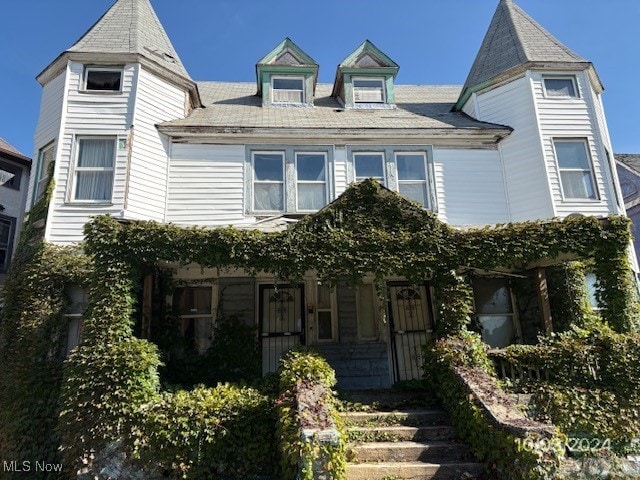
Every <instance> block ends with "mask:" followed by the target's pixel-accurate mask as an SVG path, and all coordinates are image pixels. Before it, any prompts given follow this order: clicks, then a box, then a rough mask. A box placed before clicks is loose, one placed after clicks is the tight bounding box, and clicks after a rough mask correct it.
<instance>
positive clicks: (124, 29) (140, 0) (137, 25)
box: [68, 0, 190, 78]
mask: <svg viewBox="0 0 640 480" xmlns="http://www.w3.org/2000/svg"><path fill="white" fill-rule="evenodd" d="M68 51H69V52H84V53H135V54H139V55H142V56H145V57H148V58H149V59H151V60H154V61H155V62H157V63H159V64H160V65H162V66H163V67H164V68H167V69H168V70H171V71H172V72H173V73H176V74H178V75H180V76H182V77H184V78H190V77H189V74H188V73H187V70H186V69H185V68H184V65H183V64H182V62H181V61H180V57H178V54H177V53H176V51H175V49H174V48H173V45H172V44H171V41H170V40H169V37H168V36H167V33H166V32H165V30H164V28H163V26H162V24H161V23H160V20H159V19H158V16H157V15H156V13H155V11H154V10H153V7H152V6H151V3H150V2H149V0H116V2H115V3H114V4H113V5H112V6H111V8H109V10H107V12H106V13H105V14H104V15H103V16H102V17H100V18H99V19H98V21H97V22H96V23H95V24H94V25H93V26H92V27H91V28H89V30H87V32H86V33H85V34H84V35H82V37H80V39H79V40H78V41H77V42H76V43H74V44H73V46H72V47H71V48H70V49H69V50H68Z"/></svg>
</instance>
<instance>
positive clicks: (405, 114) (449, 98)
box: [162, 82, 505, 130]
mask: <svg viewBox="0 0 640 480" xmlns="http://www.w3.org/2000/svg"><path fill="white" fill-rule="evenodd" d="M332 87H333V85H332V84H318V85H317V88H316V95H315V102H314V103H315V106H314V107H306V108H305V107H299V108H298V107H262V99H261V98H260V97H259V96H257V95H256V84H255V83H229V82H198V89H199V91H200V96H201V98H202V101H203V104H204V106H205V108H200V109H196V110H194V111H193V112H192V113H191V114H190V115H189V116H188V117H187V118H184V119H179V120H174V121H171V122H167V123H164V124H162V126H171V127H256V128H260V127H262V128H271V127H278V128H363V129H366V128H372V129H373V128H376V129H406V128H418V129H459V128H467V129H479V130H491V129H502V130H504V128H505V127H504V126H501V125H495V124H492V123H486V122H480V121H477V120H474V119H473V118H471V117H469V116H468V115H466V114H464V113H461V112H453V111H451V109H452V107H453V105H454V104H455V102H456V99H457V98H458V96H459V95H460V90H461V87H459V86H415V85H396V86H395V100H396V108H394V109H344V107H342V105H341V104H340V103H338V101H337V100H336V99H335V98H334V97H331V90H332Z"/></svg>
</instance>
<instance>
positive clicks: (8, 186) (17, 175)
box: [0, 138, 31, 285]
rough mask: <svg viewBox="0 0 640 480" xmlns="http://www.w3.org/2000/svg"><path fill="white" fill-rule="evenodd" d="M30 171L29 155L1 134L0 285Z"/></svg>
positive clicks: (15, 236) (19, 223) (19, 221)
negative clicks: (17, 148) (21, 151)
mask: <svg viewBox="0 0 640 480" xmlns="http://www.w3.org/2000/svg"><path fill="white" fill-rule="evenodd" d="M30 173H31V159H30V158H29V157H26V156H24V155H23V154H21V153H20V152H19V151H18V150H16V149H15V148H14V147H13V146H11V145H10V144H9V143H7V142H6V141H5V140H4V139H2V138H0V285H1V284H3V283H4V280H5V278H6V274H7V271H8V269H9V265H10V264H11V257H12V255H13V252H14V250H15V247H16V244H17V240H18V235H19V233H20V227H21V226H22V217H23V216H24V209H25V204H26V200H27V189H28V187H29V174H30Z"/></svg>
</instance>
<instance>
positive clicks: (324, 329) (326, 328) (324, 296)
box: [316, 284, 337, 342]
mask: <svg viewBox="0 0 640 480" xmlns="http://www.w3.org/2000/svg"><path fill="white" fill-rule="evenodd" d="M317 293H318V297H317V306H316V317H317V324H318V342H331V341H335V340H336V339H337V331H336V314H335V311H334V304H335V302H334V296H335V292H332V291H331V287H330V286H328V285H320V284H318V290H317Z"/></svg>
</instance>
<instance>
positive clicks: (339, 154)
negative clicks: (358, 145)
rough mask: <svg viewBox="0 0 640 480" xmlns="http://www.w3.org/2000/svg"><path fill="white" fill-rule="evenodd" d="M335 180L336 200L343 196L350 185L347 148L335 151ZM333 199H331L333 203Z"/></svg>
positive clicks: (337, 148) (338, 148) (339, 148)
mask: <svg viewBox="0 0 640 480" xmlns="http://www.w3.org/2000/svg"><path fill="white" fill-rule="evenodd" d="M333 155H334V156H333V164H334V167H333V178H334V185H335V194H336V198H337V197H339V196H340V195H342V193H343V192H344V191H345V190H346V189H347V185H348V184H349V182H348V180H347V149H346V148H345V147H342V146H341V147H335V149H334V151H333ZM331 200H333V199H329V201H331Z"/></svg>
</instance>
